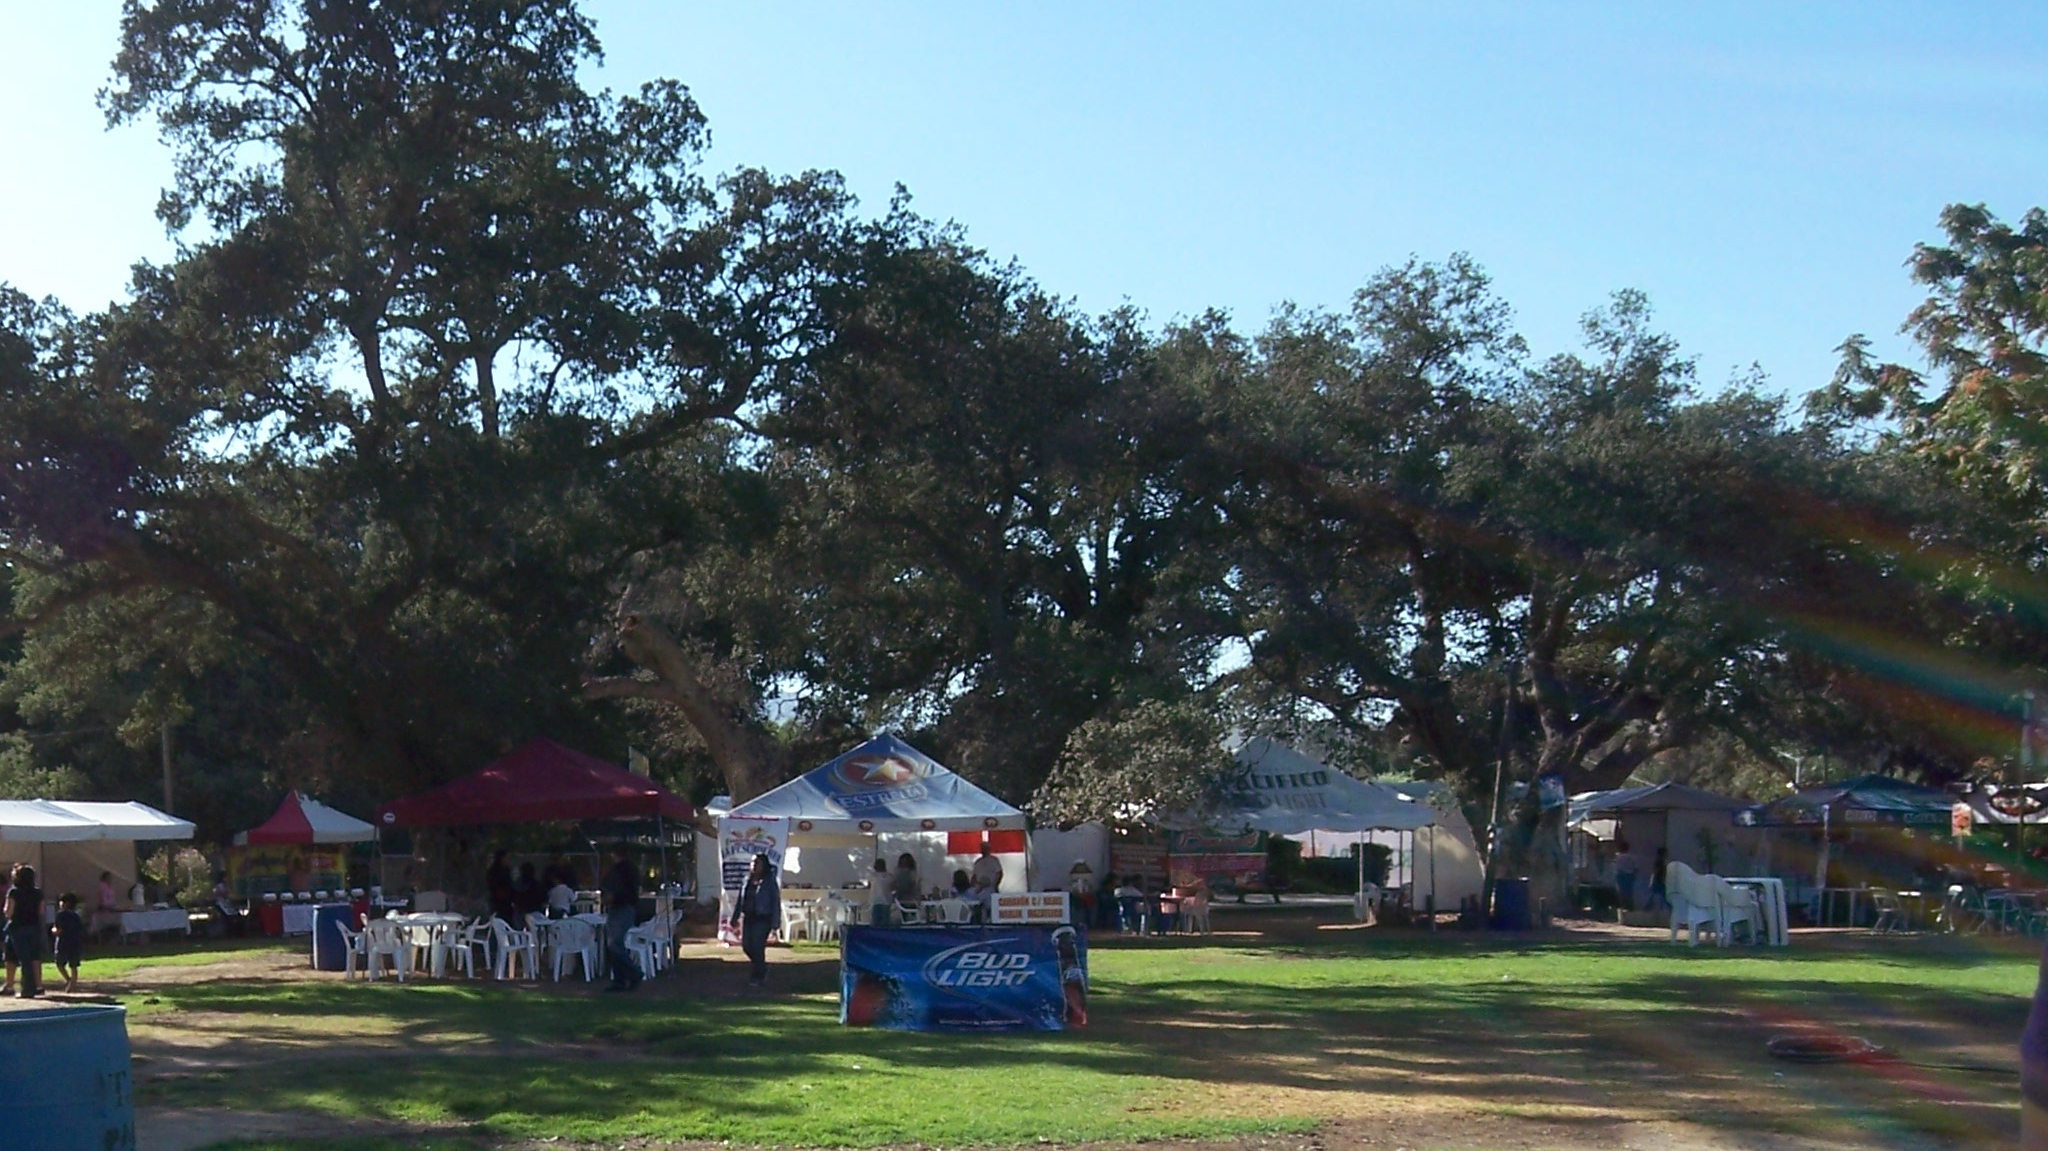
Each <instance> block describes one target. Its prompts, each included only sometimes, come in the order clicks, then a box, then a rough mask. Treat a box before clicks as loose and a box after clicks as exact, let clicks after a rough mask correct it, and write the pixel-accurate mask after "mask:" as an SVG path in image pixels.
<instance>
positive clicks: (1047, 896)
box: [989, 891, 1067, 923]
mask: <svg viewBox="0 0 2048 1151" xmlns="http://www.w3.org/2000/svg"><path fill="white" fill-rule="evenodd" d="M993 898H994V901H995V902H994V904H993V911H992V913H991V914H990V916H989V922H991V923H1065V922H1066V921H1067V893H1066V892H1064V891H1020V892H1017V893H1015V894H1009V895H1004V894H998V895H996V896H994V897H993Z"/></svg>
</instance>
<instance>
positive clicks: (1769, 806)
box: [1735, 775, 1955, 827]
mask: <svg viewBox="0 0 2048 1151" xmlns="http://www.w3.org/2000/svg"><path fill="white" fill-rule="evenodd" d="M1954 808H1955V796H1953V795H1950V794H1949V793H1948V792H1945V791H1942V790H1940V789H1938V788H1932V787H1926V786H1923V785H1921V784H1917V783H1908V782H1907V781H1905V780H1903V779H1893V778H1891V777H1890V776H1885V775H1864V776H1858V777H1857V778H1855V779H1851V780H1847V781H1845V782H1842V783H1830V784H1827V785H1825V786H1822V787H1809V788H1807V789H1806V790H1804V791H1800V792H1796V793H1794V794H1792V795H1788V796H1786V797H1785V798H1783V799H1774V800H1772V801H1771V802H1769V803H1765V804H1759V805H1757V806H1755V807H1746V808H1743V809H1742V810H1741V811H1738V812H1736V813H1735V822H1736V824H1737V825H1738V826H1741V827H1825V826H1828V825H1830V824H1847V825H1850V826H1861V825H1878V824H1882V825H1890V826H1908V827H1947V826H1948V824H1949V815H1950V813H1951V812H1952V811H1953V810H1954Z"/></svg>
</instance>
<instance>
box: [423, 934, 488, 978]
mask: <svg viewBox="0 0 2048 1151" xmlns="http://www.w3.org/2000/svg"><path fill="white" fill-rule="evenodd" d="M436 945H437V946H439V947H440V948H441V951H442V954H443V955H445V956H446V958H445V959H444V960H443V962H444V963H451V962H452V963H453V964H454V965H455V966H457V967H460V968H462V974H463V975H465V976H467V977H469V978H471V979H475V978H476V952H477V949H478V948H482V949H483V953H484V963H485V964H487V965H488V964H489V963H490V961H491V936H490V925H488V924H486V923H485V922H484V921H483V920H481V919H478V920H474V921H472V922H469V923H465V924H463V925H462V926H460V927H454V926H449V927H443V928H441V930H440V938H439V939H438V940H437V941H436ZM444 970H445V968H444Z"/></svg>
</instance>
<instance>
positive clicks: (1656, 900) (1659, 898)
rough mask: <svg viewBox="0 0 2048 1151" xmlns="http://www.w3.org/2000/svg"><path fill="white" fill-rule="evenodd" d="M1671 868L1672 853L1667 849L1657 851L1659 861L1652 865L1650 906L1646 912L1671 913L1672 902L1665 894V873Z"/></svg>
mask: <svg viewBox="0 0 2048 1151" xmlns="http://www.w3.org/2000/svg"><path fill="white" fill-rule="evenodd" d="M1670 866H1671V852H1670V850H1669V849H1667V848H1662V847H1660V848H1658V849H1657V859H1656V861H1655V862H1653V863H1651V864H1650V905H1649V906H1648V907H1647V908H1644V910H1646V911H1669V910H1671V900H1670V899H1669V898H1668V897H1666V895H1665V893H1664V872H1665V871H1666V870H1667V869H1669V868H1670Z"/></svg>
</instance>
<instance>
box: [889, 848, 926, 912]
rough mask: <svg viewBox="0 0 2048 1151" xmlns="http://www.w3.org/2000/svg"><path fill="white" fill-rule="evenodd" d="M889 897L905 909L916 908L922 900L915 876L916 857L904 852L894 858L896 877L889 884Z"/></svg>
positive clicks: (922, 889) (922, 896) (918, 883)
mask: <svg viewBox="0 0 2048 1151" xmlns="http://www.w3.org/2000/svg"><path fill="white" fill-rule="evenodd" d="M889 896H890V898H892V899H894V900H895V901H896V902H898V903H900V904H902V905H903V906H905V907H916V906H917V905H918V902H919V901H920V900H922V899H923V898H924V887H923V885H922V884H921V883H920V882H919V880H918V876H917V857H916V856H914V855H912V854H910V853H909V852H907V851H906V852H904V853H903V854H902V855H899V856H897V857H896V877H895V878H894V879H892V880H890V882H889Z"/></svg>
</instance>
